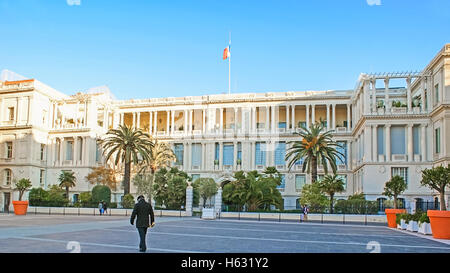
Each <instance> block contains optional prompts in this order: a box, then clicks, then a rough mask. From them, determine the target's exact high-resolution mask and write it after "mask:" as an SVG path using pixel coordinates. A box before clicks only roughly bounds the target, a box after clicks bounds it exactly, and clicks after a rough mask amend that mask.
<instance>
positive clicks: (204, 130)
mask: <svg viewBox="0 0 450 273" xmlns="http://www.w3.org/2000/svg"><path fill="white" fill-rule="evenodd" d="M202 121H203V123H202V131H203V134H206V109H203V111H202Z"/></svg>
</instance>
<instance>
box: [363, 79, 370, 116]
mask: <svg viewBox="0 0 450 273" xmlns="http://www.w3.org/2000/svg"><path fill="white" fill-rule="evenodd" d="M369 88H370V81H369V80H365V81H364V97H363V98H364V109H363V111H364V114H365V115H367V114H369V110H370V100H369V95H370V94H369Z"/></svg>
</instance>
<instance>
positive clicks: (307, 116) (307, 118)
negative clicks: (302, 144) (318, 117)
mask: <svg viewBox="0 0 450 273" xmlns="http://www.w3.org/2000/svg"><path fill="white" fill-rule="evenodd" d="M306 128H307V129H309V104H307V105H306Z"/></svg>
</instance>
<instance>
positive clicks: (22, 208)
mask: <svg viewBox="0 0 450 273" xmlns="http://www.w3.org/2000/svg"><path fill="white" fill-rule="evenodd" d="M15 184H16V188H15V190H17V191H19V200H18V201H12V203H13V206H14V214H16V215H25V214H27V209H28V201H22V197H23V194H24V193H25V191H27V190H28V189H29V188H31V186H32V185H31V181H30V179H27V178H22V179H20V180H19V182H16V183H15Z"/></svg>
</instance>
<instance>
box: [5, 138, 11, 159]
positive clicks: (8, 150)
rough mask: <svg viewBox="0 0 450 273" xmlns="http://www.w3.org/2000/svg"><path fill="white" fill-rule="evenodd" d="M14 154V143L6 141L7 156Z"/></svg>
mask: <svg viewBox="0 0 450 273" xmlns="http://www.w3.org/2000/svg"><path fill="white" fill-rule="evenodd" d="M12 156H13V143H12V142H10V141H9V142H6V158H12Z"/></svg>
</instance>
